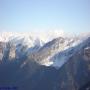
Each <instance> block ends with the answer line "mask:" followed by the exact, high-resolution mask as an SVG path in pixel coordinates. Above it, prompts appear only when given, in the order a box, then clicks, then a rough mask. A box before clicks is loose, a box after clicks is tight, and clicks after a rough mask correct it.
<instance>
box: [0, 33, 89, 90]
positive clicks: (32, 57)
mask: <svg viewBox="0 0 90 90" xmlns="http://www.w3.org/2000/svg"><path fill="white" fill-rule="evenodd" d="M4 87H5V88H7V87H8V88H10V87H11V88H14V89H13V90H90V33H89V32H88V33H83V34H80V35H69V34H66V33H61V32H53V33H51V32H50V33H48V34H47V33H45V34H42V33H40V34H38V33H36V34H34V33H11V32H3V33H0V88H4ZM1 90H3V89H1Z"/></svg>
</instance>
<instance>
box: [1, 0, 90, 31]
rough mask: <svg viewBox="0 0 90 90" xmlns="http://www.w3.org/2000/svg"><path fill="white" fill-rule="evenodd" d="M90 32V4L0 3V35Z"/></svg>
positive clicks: (65, 0)
mask: <svg viewBox="0 0 90 90" xmlns="http://www.w3.org/2000/svg"><path fill="white" fill-rule="evenodd" d="M55 29H58V30H60V29H62V30H64V31H66V32H74V33H79V32H86V31H89V30H90V0H0V31H3V30H4V31H20V32H21V31H35V30H55Z"/></svg>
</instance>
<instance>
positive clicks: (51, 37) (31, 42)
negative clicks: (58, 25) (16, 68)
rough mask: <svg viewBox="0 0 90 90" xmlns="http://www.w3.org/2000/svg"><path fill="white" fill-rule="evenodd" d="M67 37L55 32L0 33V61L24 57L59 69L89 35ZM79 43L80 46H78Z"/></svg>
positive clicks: (64, 34)
mask: <svg viewBox="0 0 90 90" xmlns="http://www.w3.org/2000/svg"><path fill="white" fill-rule="evenodd" d="M67 35H68V34H67ZM67 35H66V33H63V32H57V31H55V32H52V33H51V32H49V33H42V34H41V33H40V34H38V33H12V32H3V33H0V42H1V43H0V60H2V59H5V58H7V57H8V59H10V60H11V59H20V58H23V57H24V56H25V55H26V56H27V58H28V59H32V60H34V61H35V62H37V63H39V64H41V65H45V66H53V67H56V68H60V67H61V66H62V65H63V64H64V63H65V62H67V60H68V58H69V57H71V56H72V55H73V54H74V52H76V51H78V49H77V48H80V47H81V46H82V45H84V43H83V42H84V41H85V40H86V39H87V38H88V37H89V36H90V33H87V34H85V35H78V36H76V35H74V36H73V35H72V36H67ZM43 37H44V38H43ZM81 43H82V45H81V46H78V45H79V44H81ZM86 43H87V42H86ZM72 51H73V52H72ZM25 62H26V61H25ZM25 62H24V63H25ZM22 64H23V63H22Z"/></svg>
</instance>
